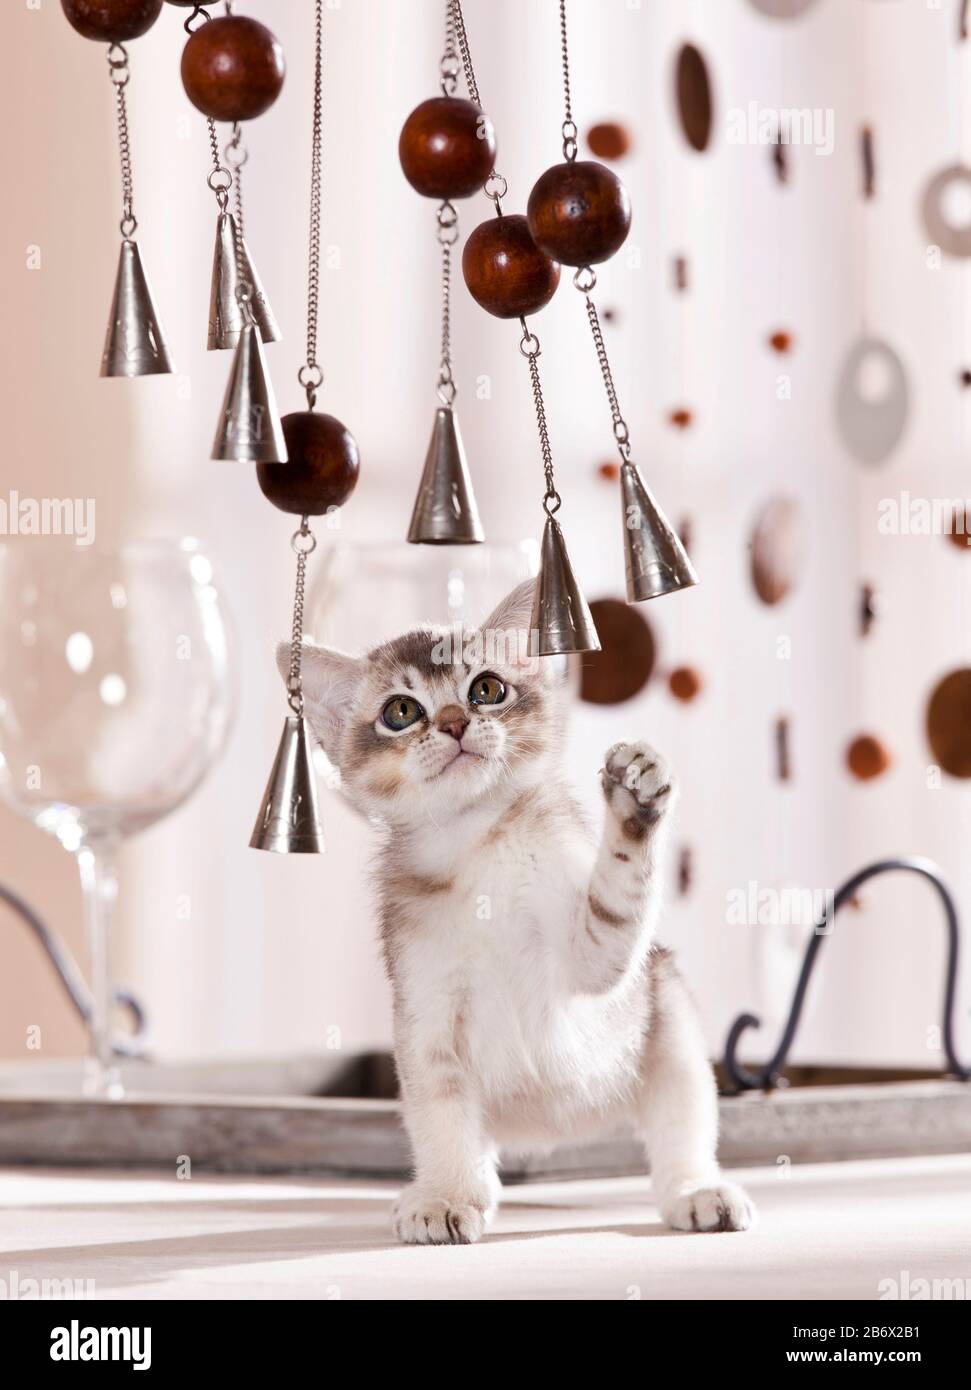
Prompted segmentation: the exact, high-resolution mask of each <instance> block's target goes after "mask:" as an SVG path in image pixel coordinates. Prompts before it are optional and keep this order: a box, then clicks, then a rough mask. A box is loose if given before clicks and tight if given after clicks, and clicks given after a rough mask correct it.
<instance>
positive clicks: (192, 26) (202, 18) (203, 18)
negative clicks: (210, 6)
mask: <svg viewBox="0 0 971 1390" xmlns="http://www.w3.org/2000/svg"><path fill="white" fill-rule="evenodd" d="M207 3H210V0H207ZM211 18H212V16H211V15H210V14H209V13H208V12H207V11H206V10H204V9H203V8H202V6H201V5H196V7H195V9H194V10H193V11H192V13H191V14H190V15H189V18H188V19H187V20H186V22H185V23H184V24H183V26H182V28H183V29H184V30H185V32H186V33H187V34H194V33H195V32H196V29H199V28H201V27H202V25H203V24H205V23H206V22H207V21H208V20H210V19H211ZM197 20H198V21H199V22H198V23H196V21H197Z"/></svg>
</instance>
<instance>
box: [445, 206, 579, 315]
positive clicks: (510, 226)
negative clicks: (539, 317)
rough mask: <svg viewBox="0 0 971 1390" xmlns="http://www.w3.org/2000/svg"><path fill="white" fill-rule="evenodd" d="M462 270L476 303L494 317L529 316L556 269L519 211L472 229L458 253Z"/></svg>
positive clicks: (555, 278) (556, 278) (548, 290)
mask: <svg viewBox="0 0 971 1390" xmlns="http://www.w3.org/2000/svg"><path fill="white" fill-rule="evenodd" d="M462 274H463V275H464V276H465V283H466V285H467V286H468V290H469V294H470V295H471V296H472V298H473V299H474V300H475V302H476V304H478V305H480V306H481V307H482V308H483V309H485V310H486V311H487V312H488V313H490V314H495V316H496V318H500V319H518V318H522V317H523V315H524V314H535V313H536V312H537V311H538V310H539V309H542V307H543V305H544V304H548V303H549V302H550V300H551V299H552V298H553V295H554V294H555V292H556V287H557V285H558V284H559V283H560V267H559V266H558V265H557V263H556V261H551V260H550V258H549V256H547V255H545V254H544V252H542V251H541V250H540V249H539V247H538V246H537V245H536V243H535V241H534V240H533V238H532V237H531V236H530V234H529V224H528V223H527V221H526V219H525V217H523V216H522V214H521V213H513V215H512V216H510V217H490V218H489V220H488V221H487V222H483V223H482V224H481V226H478V227H476V229H475V231H474V232H473V233H472V235H471V236H470V237H469V239H468V241H467V242H466V243H465V250H464V251H463V252H462Z"/></svg>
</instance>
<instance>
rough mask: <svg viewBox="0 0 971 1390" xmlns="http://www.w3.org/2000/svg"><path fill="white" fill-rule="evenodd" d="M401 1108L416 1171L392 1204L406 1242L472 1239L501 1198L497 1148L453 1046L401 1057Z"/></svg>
mask: <svg viewBox="0 0 971 1390" xmlns="http://www.w3.org/2000/svg"><path fill="white" fill-rule="evenodd" d="M403 1051H404V1049H400V1048H399V1049H397V1050H396V1054H395V1056H396V1061H397V1062H398V1065H399V1069H400V1070H401V1082H402V1108H403V1111H404V1117H405V1126H406V1128H407V1130H408V1136H409V1138H410V1139H411V1146H412V1150H413V1152H414V1161H415V1178H414V1181H413V1182H412V1183H410V1184H409V1185H408V1186H407V1187H405V1188H403V1189H402V1191H401V1193H400V1195H399V1197H398V1199H397V1201H396V1202H395V1204H394V1208H393V1211H392V1222H393V1225H394V1230H395V1234H396V1235H397V1236H398V1239H399V1240H402V1241H404V1242H405V1244H408V1245H469V1244H471V1243H473V1242H474V1241H477V1240H478V1239H479V1237H480V1236H481V1235H482V1232H483V1230H484V1228H485V1225H486V1223H487V1222H488V1221H489V1220H490V1218H491V1217H492V1215H493V1213H494V1211H495V1209H496V1205H497V1203H498V1199H499V1190H500V1188H499V1178H498V1175H497V1173H496V1155H495V1153H494V1152H493V1151H492V1149H491V1147H490V1146H489V1144H488V1143H487V1142H486V1141H485V1140H484V1137H483V1133H482V1119H481V1114H480V1111H479V1106H478V1103H477V1100H476V1097H475V1096H474V1094H473V1091H472V1085H471V1080H470V1078H469V1076H468V1074H467V1071H466V1069H465V1068H464V1067H463V1066H462V1064H461V1062H460V1061H459V1059H458V1057H457V1056H456V1055H455V1054H454V1053H453V1052H452V1051H451V1050H450V1049H447V1048H443V1047H440V1046H436V1047H431V1048H422V1047H418V1048H415V1047H414V1046H413V1047H412V1048H411V1049H410V1050H409V1051H410V1058H409V1060H408V1061H407V1062H404V1065H403V1066H402V1063H403V1061H404V1059H403Z"/></svg>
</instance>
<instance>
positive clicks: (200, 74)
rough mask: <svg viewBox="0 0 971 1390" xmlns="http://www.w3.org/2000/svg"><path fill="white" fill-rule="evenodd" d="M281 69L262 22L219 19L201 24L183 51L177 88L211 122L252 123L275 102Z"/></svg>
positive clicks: (280, 55)
mask: <svg viewBox="0 0 971 1390" xmlns="http://www.w3.org/2000/svg"><path fill="white" fill-rule="evenodd" d="M285 74H286V65H285V63H284V61H283V49H282V48H281V47H280V45H279V43H278V42H277V40H276V38H275V37H274V36H273V34H271V33H270V31H269V29H267V27H266V25H265V24H260V22H259V20H256V19H248V18H247V17H246V16H244V15H222V16H220V17H219V18H218V19H211V20H210V21H209V23H208V24H201V25H200V26H199V28H198V29H197V30H196V31H195V33H194V34H193V35H192V37H191V38H190V39H189V42H188V43H187V44H186V46H185V48H184V49H183V51H182V85H183V87H184V88H185V94H186V96H187V97H188V98H189V100H190V101H191V102H192V105H193V106H195V107H198V109H199V110H200V111H201V112H202V113H203V115H205V116H211V117H212V119H213V120H214V121H251V120H253V119H254V117H256V116H262V114H263V112H264V111H267V110H269V108H270V107H271V106H272V105H273V103H274V102H275V101H276V99H277V97H278V96H279V95H280V89H281V88H282V86H283V78H284V76H285Z"/></svg>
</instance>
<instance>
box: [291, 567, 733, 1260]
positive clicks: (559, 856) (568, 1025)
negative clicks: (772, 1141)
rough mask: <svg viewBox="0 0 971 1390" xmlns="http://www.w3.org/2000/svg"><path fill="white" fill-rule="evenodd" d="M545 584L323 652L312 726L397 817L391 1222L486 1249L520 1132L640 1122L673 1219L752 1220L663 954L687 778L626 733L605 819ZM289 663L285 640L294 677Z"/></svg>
mask: <svg viewBox="0 0 971 1390" xmlns="http://www.w3.org/2000/svg"><path fill="white" fill-rule="evenodd" d="M532 593H533V584H532V581H529V582H527V583H525V584H522V585H520V586H519V587H518V588H517V589H515V590H514V591H513V592H512V593H511V594H510V595H509V596H508V597H507V598H506V599H505V601H504V602H503V603H501V604H500V606H499V607H498V609H497V610H496V611H495V612H494V613H493V614H492V615H491V617H490V618H489V619H488V621H487V622H486V623H485V624H484V626H483V628H482V629H481V630H480V631H479V632H478V633H475V634H466V640H465V641H459V642H455V641H453V640H452V638H453V637H454V634H449V633H448V631H447V630H446V629H440V628H423V629H420V630H418V631H414V632H409V633H407V634H406V635H405V636H403V637H399V638H397V639H396V640H394V641H392V642H388V643H386V644H385V645H384V646H380V647H377V648H376V649H375V650H374V651H371V652H369V653H368V654H367V655H366V656H362V657H353V656H346V655H344V654H343V653H340V652H337V651H332V650H329V649H326V648H321V647H316V646H314V645H313V644H310V643H308V644H307V646H306V648H305V654H304V661H303V679H304V694H305V699H306V710H307V715H308V718H309V720H310V723H311V726H312V728H313V731H314V733H315V734H316V736H317V738H318V739H319V741H320V743H321V744H322V746H323V748H324V749H325V751H326V752H327V754H328V756H329V757H330V759H331V761H332V762H334V763H335V764H336V765H337V766H338V767H339V769H340V774H341V785H342V790H343V792H344V794H345V795H346V797H347V798H348V799H349V800H350V801H351V803H352V804H353V805H354V806H355V807H356V808H357V809H358V810H360V811H361V812H362V813H363V814H364V815H366V816H367V817H369V818H370V819H372V820H373V821H377V822H380V823H381V824H382V825H383V827H384V828H385V837H384V843H383V846H382V848H381V850H380V852H379V854H378V856H377V860H376V874H377V884H378V888H379V893H380V901H381V922H382V938H383V946H384V955H385V960H386V963H387V968H388V973H389V975H390V978H391V983H392V987H393V997H394V1034H395V1060H396V1063H397V1069H398V1076H399V1078H400V1083H401V1093H402V1104H403V1110H404V1119H405V1124H406V1126H407V1130H408V1134H409V1136H410V1139H411V1144H412V1149H413V1152H414V1168H415V1171H414V1180H413V1182H412V1183H411V1184H410V1185H409V1186H407V1187H406V1188H405V1189H404V1191H403V1192H402V1193H401V1195H400V1197H399V1198H398V1201H397V1202H396V1203H395V1206H394V1212H393V1219H394V1228H395V1231H396V1232H397V1234H398V1236H399V1237H400V1239H401V1240H403V1241H407V1242H417V1243H419V1244H425V1243H441V1244H448V1243H453V1244H454V1243H465V1242H468V1241H475V1240H478V1239H479V1237H480V1236H481V1235H482V1232H483V1228H484V1227H485V1225H486V1223H487V1222H488V1220H489V1218H490V1217H491V1216H492V1214H493V1213H494V1211H495V1209H496V1205H497V1202H498V1198H499V1191H500V1187H499V1180H498V1177H497V1174H496V1164H497V1151H498V1149H499V1148H500V1146H501V1147H502V1148H504V1149H507V1150H512V1151H514V1152H528V1151H536V1150H543V1149H546V1150H548V1149H550V1148H552V1147H553V1146H554V1145H555V1144H558V1143H562V1142H569V1141H576V1140H584V1139H588V1138H592V1137H594V1136H596V1135H601V1134H603V1133H604V1132H605V1131H611V1130H614V1129H618V1128H621V1127H625V1126H627V1127H633V1129H634V1131H635V1132H636V1133H637V1134H638V1135H639V1136H640V1137H641V1138H642V1139H643V1141H644V1143H645V1145H646V1148H647V1153H648V1157H649V1161H650V1165H651V1172H652V1175H653V1182H654V1190H655V1196H656V1200H657V1202H658V1204H659V1206H660V1210H661V1214H662V1216H663V1217H664V1219H665V1221H667V1223H668V1224H669V1225H670V1226H673V1227H675V1228H676V1229H678V1230H683V1231H737V1230H743V1229H744V1228H745V1227H747V1226H750V1225H751V1224H752V1222H753V1220H754V1209H753V1207H752V1204H751V1202H750V1201H749V1200H748V1198H747V1197H746V1195H745V1193H744V1192H743V1191H742V1189H741V1188H740V1187H738V1186H736V1185H735V1184H734V1183H731V1182H727V1181H725V1179H724V1178H723V1177H722V1175H721V1173H720V1171H719V1168H718V1165H717V1162H716V1159H715V1144H716V1137H717V1106H716V1097H715V1086H714V1080H713V1077H712V1072H711V1068H710V1066H709V1064H708V1061H707V1057H706V1052H705V1044H704V1041H703V1038H702V1034H701V1030H700V1027H699V1024H698V1021H697V1019H696V1017H695V1013H694V1009H693V1006H692V1004H691V1002H690V1000H689V997H688V994H687V992H686V990H685V987H684V985H683V983H682V981H681V978H680V976H679V975H678V972H677V970H676V968H675V965H674V962H673V959H672V957H671V953H670V952H669V951H667V950H664V949H663V948H661V947H658V946H656V945H655V944H654V936H655V930H656V926H657V920H658V916H659V911H660V894H661V861H662V851H663V847H664V842H665V839H666V832H667V826H668V822H669V819H670V814H671V807H672V804H673V802H674V799H675V788H674V781H673V778H672V775H671V772H670V770H669V769H668V767H667V766H666V765H665V763H664V761H663V759H662V758H661V756H660V755H659V754H658V753H656V752H654V750H653V749H651V748H650V747H649V746H648V745H647V744H646V743H643V742H627V743H616V744H614V746H613V747H612V748H611V749H609V751H608V752H607V754H606V756H605V758H604V767H603V769H602V771H601V773H600V781H601V785H602V788H603V795H604V802H605V816H604V824H603V828H602V830H601V831H600V833H599V835H597V834H595V833H594V832H593V831H592V829H591V828H590V826H589V825H588V824H587V822H586V820H585V817H584V815H583V813H582V811H581V809H580V807H579V806H578V805H577V803H576V802H575V800H574V798H573V795H572V793H571V791H570V789H569V787H568V785H567V782H566V781H565V779H564V775H563V771H562V768H561V761H562V743H563V737H562V736H563V730H564V720H565V709H564V707H563V705H564V701H563V698H562V682H561V680H560V678H559V677H558V676H557V674H556V673H555V671H554V668H553V666H552V665H551V663H550V662H549V660H548V659H547V660H531V659H530V658H529V657H528V655H527V654H526V653H527V651H528V646H527V643H528V629H529V625H530V611H531V606H532ZM288 660H289V650H288V648H287V647H286V646H284V647H282V648H281V651H280V661H281V669H282V670H283V671H284V674H286V670H287V664H288Z"/></svg>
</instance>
